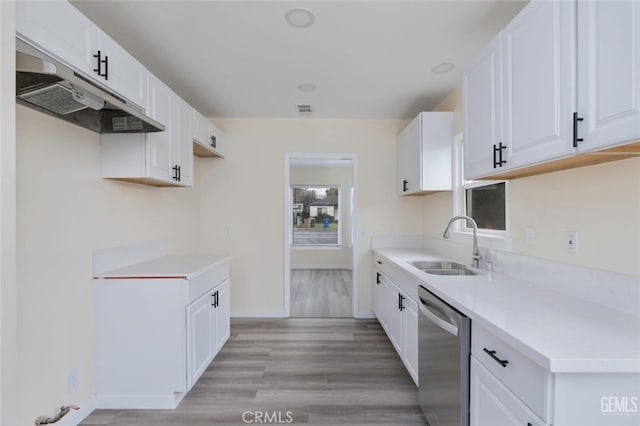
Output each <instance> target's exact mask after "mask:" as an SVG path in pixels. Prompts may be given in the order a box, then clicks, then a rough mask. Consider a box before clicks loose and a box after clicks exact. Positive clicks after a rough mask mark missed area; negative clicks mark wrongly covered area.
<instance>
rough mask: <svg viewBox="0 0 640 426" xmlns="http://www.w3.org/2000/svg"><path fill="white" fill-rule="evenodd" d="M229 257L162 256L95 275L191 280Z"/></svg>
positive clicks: (115, 277) (110, 277)
mask: <svg viewBox="0 0 640 426" xmlns="http://www.w3.org/2000/svg"><path fill="white" fill-rule="evenodd" d="M230 259H231V257H229V256H162V257H157V258H155V259H151V260H147V261H144V262H140V263H136V264H133V265H129V266H125V267H122V268H118V269H112V270H110V271H106V272H103V273H100V274H97V275H96V276H95V277H94V278H96V279H118V278H120V279H122V278H184V279H188V280H190V279H193V278H196V277H197V276H199V275H202V274H203V273H205V272H207V271H208V270H210V269H211V268H215V267H217V266H219V265H220V264H222V263H224V262H229V260H230Z"/></svg>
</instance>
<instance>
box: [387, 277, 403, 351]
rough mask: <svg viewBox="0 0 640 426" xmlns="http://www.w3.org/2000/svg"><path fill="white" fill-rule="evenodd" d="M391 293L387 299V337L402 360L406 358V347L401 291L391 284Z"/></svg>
mask: <svg viewBox="0 0 640 426" xmlns="http://www.w3.org/2000/svg"><path fill="white" fill-rule="evenodd" d="M388 288H389V293H388V295H389V296H388V298H387V302H386V303H387V305H388V308H387V309H388V311H387V312H388V315H389V316H388V317H387V336H389V340H391V343H392V344H393V346H394V347H395V348H396V351H397V352H398V355H400V358H402V357H404V347H403V345H402V343H403V339H402V334H403V332H402V329H403V318H404V315H402V311H400V309H399V303H400V302H399V300H400V290H399V289H398V287H396V286H395V285H394V284H392V283H389V287H388Z"/></svg>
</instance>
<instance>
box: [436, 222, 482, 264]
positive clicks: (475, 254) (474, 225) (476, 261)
mask: <svg viewBox="0 0 640 426" xmlns="http://www.w3.org/2000/svg"><path fill="white" fill-rule="evenodd" d="M460 219H464V220H466V221H467V222H469V223H470V224H471V227H472V228H473V260H472V261H471V266H472V267H474V268H479V267H480V259H482V256H480V250H478V224H477V223H476V221H475V220H473V218H472V217H469V216H454V217H453V218H452V219H451V220H450V221H449V224H448V225H447V229H445V230H444V234H442V237H443V238H449V231H450V230H451V225H453V222H455V221H456V220H460Z"/></svg>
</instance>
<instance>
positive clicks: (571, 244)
mask: <svg viewBox="0 0 640 426" xmlns="http://www.w3.org/2000/svg"><path fill="white" fill-rule="evenodd" d="M564 246H565V250H567V253H569V254H578V231H567V232H566V233H565V238H564Z"/></svg>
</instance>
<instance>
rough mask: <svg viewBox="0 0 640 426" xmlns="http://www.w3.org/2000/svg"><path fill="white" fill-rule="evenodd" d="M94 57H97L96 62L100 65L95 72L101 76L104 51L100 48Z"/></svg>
mask: <svg viewBox="0 0 640 426" xmlns="http://www.w3.org/2000/svg"><path fill="white" fill-rule="evenodd" d="M93 57H94V58H96V63H97V64H98V67H97V68H94V69H93V72H95V73H96V74H98V75H99V76H102V52H101V51H99V50H98V53H96V54H95V55H93Z"/></svg>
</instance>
